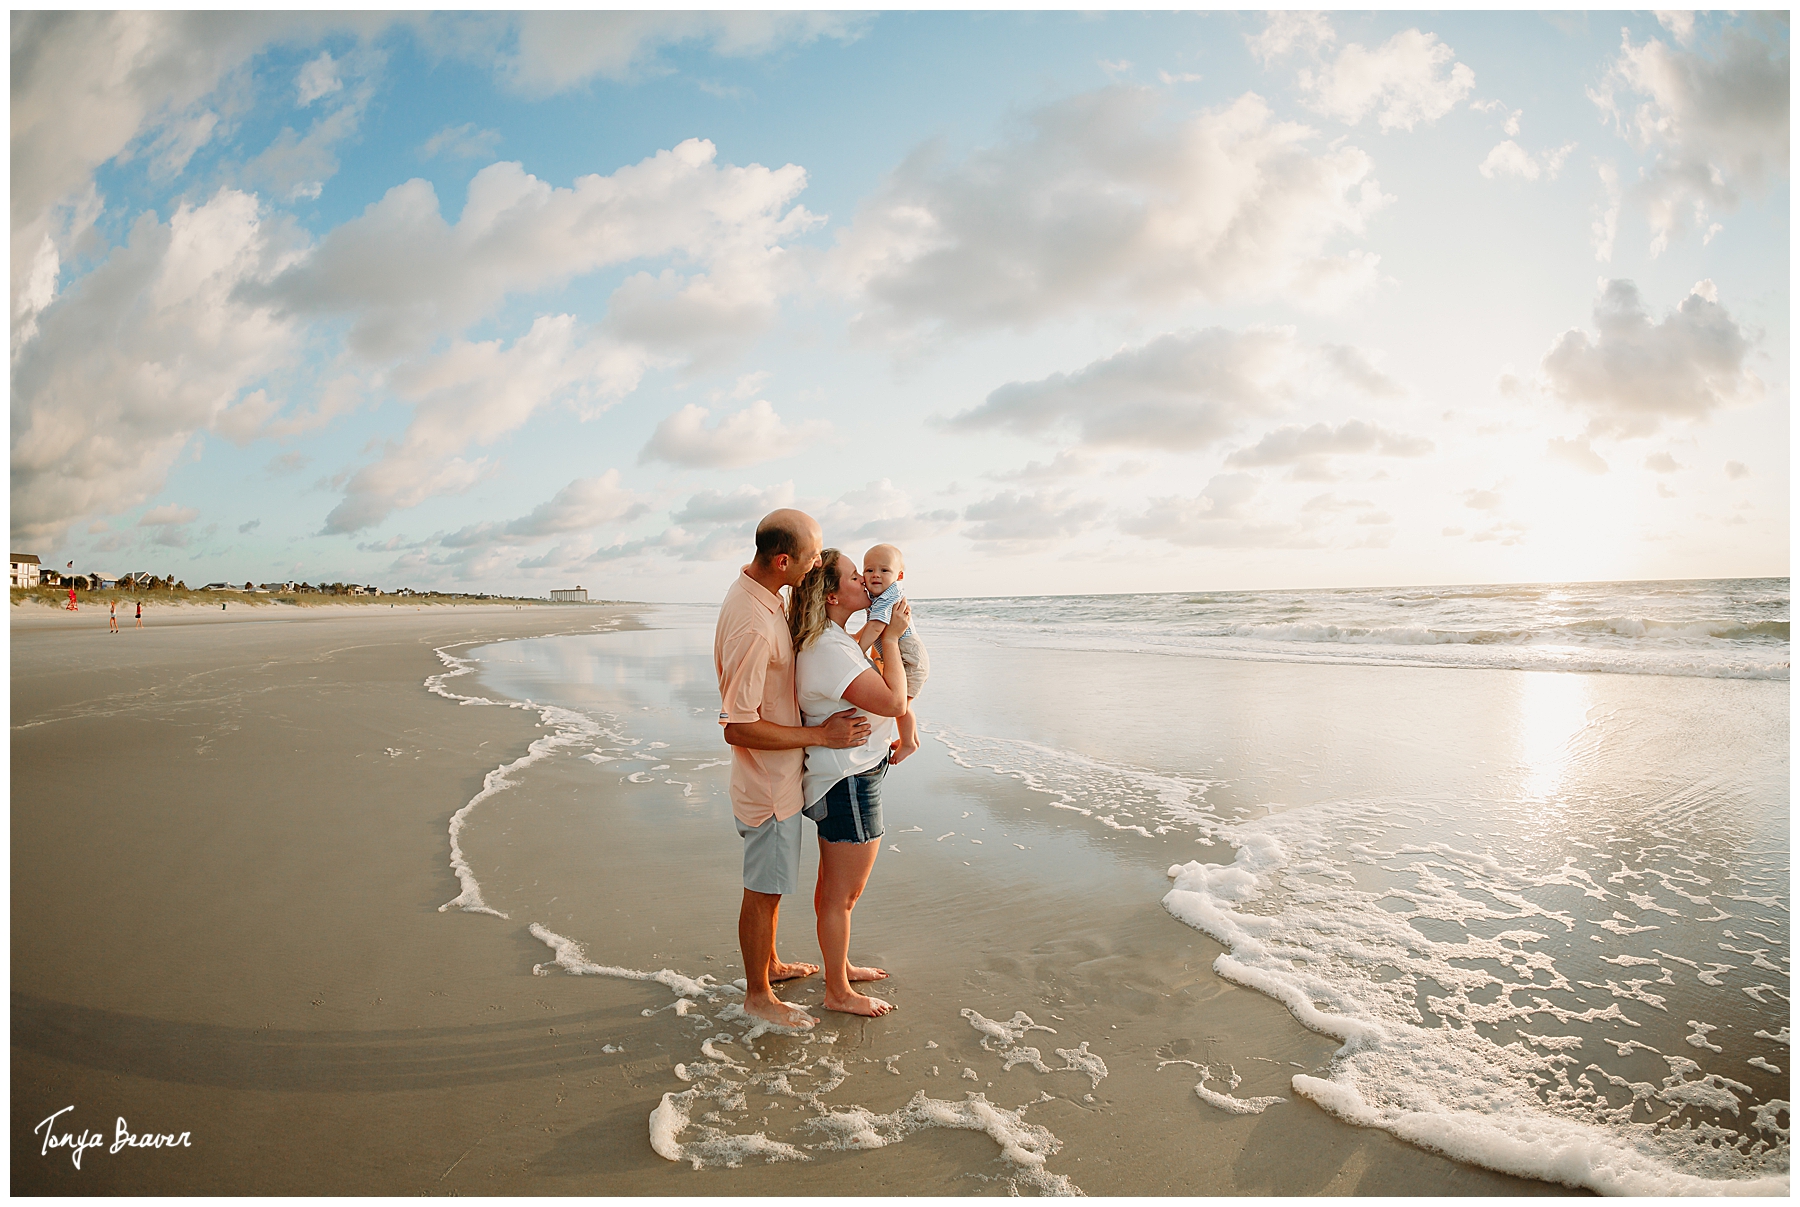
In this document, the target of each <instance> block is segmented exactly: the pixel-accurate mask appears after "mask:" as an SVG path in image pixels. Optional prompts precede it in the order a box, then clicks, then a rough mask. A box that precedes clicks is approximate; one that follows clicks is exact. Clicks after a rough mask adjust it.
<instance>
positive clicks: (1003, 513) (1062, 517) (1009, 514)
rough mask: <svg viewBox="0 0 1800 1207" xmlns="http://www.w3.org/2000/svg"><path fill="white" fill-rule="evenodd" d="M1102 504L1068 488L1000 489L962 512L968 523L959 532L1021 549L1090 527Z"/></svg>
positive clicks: (1071, 535) (980, 540) (997, 544)
mask: <svg viewBox="0 0 1800 1207" xmlns="http://www.w3.org/2000/svg"><path fill="white" fill-rule="evenodd" d="M1103 510H1104V505H1103V504H1102V503H1101V502H1100V501H1099V500H1096V499H1083V498H1080V497H1078V496H1076V495H1075V494H1073V493H1072V492H1070V491H1047V490H1044V491H1036V492H1033V493H1031V494H1020V493H1018V492H1017V491H1011V490H1008V491H1003V492H1001V493H1000V494H997V495H990V496H989V497H988V498H985V499H982V500H981V501H980V502H978V503H971V504H969V506H968V507H967V508H965V509H964V511H963V519H965V520H967V521H969V524H970V526H969V527H965V528H964V529H963V535H964V536H966V537H968V538H969V539H970V540H972V541H979V542H981V543H983V544H990V545H994V546H996V547H999V548H1002V549H1012V550H1017V551H1021V552H1022V551H1025V550H1028V549H1033V548H1041V547H1042V546H1044V545H1046V544H1048V543H1049V542H1052V541H1063V540H1069V539H1071V538H1073V537H1076V536H1079V535H1081V534H1082V533H1084V532H1086V531H1087V530H1088V529H1090V528H1092V527H1093V526H1094V523H1095V522H1096V521H1097V520H1098V519H1099V518H1100V513H1101V512H1102V511H1103Z"/></svg>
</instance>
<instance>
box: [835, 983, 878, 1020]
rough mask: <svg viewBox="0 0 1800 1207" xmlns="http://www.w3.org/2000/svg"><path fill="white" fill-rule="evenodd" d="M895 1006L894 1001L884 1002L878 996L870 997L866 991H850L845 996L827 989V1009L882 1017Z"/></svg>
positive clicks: (866, 1016)
mask: <svg viewBox="0 0 1800 1207" xmlns="http://www.w3.org/2000/svg"><path fill="white" fill-rule="evenodd" d="M893 1008H894V1003H892V1002H884V1001H882V1000H881V999H880V998H878V997H870V996H869V995H868V994H866V993H850V994H846V995H845V996H843V997H839V996H838V995H837V994H835V993H832V992H831V991H830V990H829V989H828V990H826V991H825V1009H827V1010H836V1011H838V1012H839V1013H840V1014H860V1015H862V1016H863V1017H864V1018H880V1017H881V1016H882V1015H884V1014H886V1013H887V1012H888V1011H890V1010H892V1009H893Z"/></svg>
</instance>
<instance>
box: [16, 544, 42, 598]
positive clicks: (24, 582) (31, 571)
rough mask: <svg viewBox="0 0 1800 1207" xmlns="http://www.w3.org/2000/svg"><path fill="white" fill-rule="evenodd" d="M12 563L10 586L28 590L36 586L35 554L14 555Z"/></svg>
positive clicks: (37, 564)
mask: <svg viewBox="0 0 1800 1207" xmlns="http://www.w3.org/2000/svg"><path fill="white" fill-rule="evenodd" d="M11 561H12V585H13V586H15V587H24V588H25V589H26V590H30V589H31V588H32V587H35V586H37V585H38V574H39V563H38V556H37V554H35V553H15V554H13V555H12V557H11Z"/></svg>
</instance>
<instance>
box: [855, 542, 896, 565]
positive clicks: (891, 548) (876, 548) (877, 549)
mask: <svg viewBox="0 0 1800 1207" xmlns="http://www.w3.org/2000/svg"><path fill="white" fill-rule="evenodd" d="M884 550H885V551H887V552H889V553H892V554H893V555H894V560H895V561H896V562H898V563H900V569H902V570H904V569H906V555H905V554H904V553H901V552H900V546H898V545H888V544H881V545H870V546H869V551H868V552H867V553H865V554H863V565H865V566H866V565H868V564H869V559H870V558H872V557H874V556H875V555H876V554H877V553H881V552H883V551H884Z"/></svg>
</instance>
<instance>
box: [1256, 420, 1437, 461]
mask: <svg viewBox="0 0 1800 1207" xmlns="http://www.w3.org/2000/svg"><path fill="white" fill-rule="evenodd" d="M1433 447H1434V446H1433V444H1432V443H1431V441H1429V440H1427V439H1425V438H1424V437H1423V436H1408V435H1407V434H1406V433H1404V432H1395V431H1389V430H1388V429H1386V428H1383V427H1380V426H1378V425H1376V424H1373V423H1367V422H1365V421H1363V420H1361V419H1348V420H1345V421H1344V422H1343V423H1341V424H1339V425H1338V426H1337V427H1335V428H1334V427H1332V426H1331V425H1330V424H1326V423H1315V424H1313V425H1312V426H1311V427H1304V428H1303V427H1301V426H1300V425H1299V424H1288V425H1286V426H1284V427H1279V428H1276V429H1275V430H1274V431H1272V432H1270V433H1268V434H1267V435H1265V436H1264V437H1263V438H1262V439H1261V440H1259V441H1257V442H1256V443H1255V444H1254V445H1252V446H1251V447H1249V448H1240V449H1238V450H1237V451H1236V452H1234V453H1232V454H1231V455H1230V456H1228V457H1226V458H1225V464H1227V465H1230V466H1235V467H1239V468H1244V469H1250V468H1254V467H1257V466H1265V465H1293V464H1295V463H1296V462H1299V461H1303V460H1306V459H1308V458H1313V457H1330V456H1337V455H1342V454H1363V453H1373V454H1377V455H1379V456H1383V457H1422V456H1424V455H1425V454H1426V453H1429V452H1431V451H1432V449H1433Z"/></svg>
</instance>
